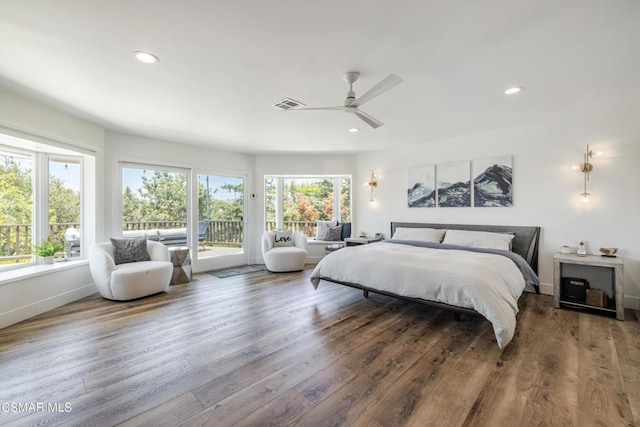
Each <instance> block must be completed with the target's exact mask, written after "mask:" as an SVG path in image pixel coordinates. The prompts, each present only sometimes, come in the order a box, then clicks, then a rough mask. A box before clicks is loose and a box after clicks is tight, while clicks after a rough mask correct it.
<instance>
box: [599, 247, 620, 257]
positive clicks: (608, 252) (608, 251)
mask: <svg viewBox="0 0 640 427" xmlns="http://www.w3.org/2000/svg"><path fill="white" fill-rule="evenodd" d="M600 252H601V253H602V256H607V257H611V258H615V256H616V253H618V248H600Z"/></svg>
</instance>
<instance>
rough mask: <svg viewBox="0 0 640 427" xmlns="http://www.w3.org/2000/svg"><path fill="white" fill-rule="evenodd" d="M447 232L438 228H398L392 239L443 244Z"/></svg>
mask: <svg viewBox="0 0 640 427" xmlns="http://www.w3.org/2000/svg"><path fill="white" fill-rule="evenodd" d="M445 231H447V230H444V229H438V228H403V227H398V228H396V231H395V232H394V233H393V237H392V239H400V240H421V241H423V242H435V243H440V242H442V237H444V233H445Z"/></svg>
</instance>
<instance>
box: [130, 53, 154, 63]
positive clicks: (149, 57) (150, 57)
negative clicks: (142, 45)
mask: <svg viewBox="0 0 640 427" xmlns="http://www.w3.org/2000/svg"><path fill="white" fill-rule="evenodd" d="M133 56H134V57H135V58H136V59H137V60H138V61H140V62H144V63H145V64H156V63H158V62H160V59H159V58H158V57H157V56H156V55H154V54H153V53H150V52H145V51H142V50H137V51H135V52H133Z"/></svg>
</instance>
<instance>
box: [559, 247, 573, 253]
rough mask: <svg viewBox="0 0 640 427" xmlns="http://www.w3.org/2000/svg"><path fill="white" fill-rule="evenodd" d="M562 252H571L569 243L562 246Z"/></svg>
mask: <svg viewBox="0 0 640 427" xmlns="http://www.w3.org/2000/svg"><path fill="white" fill-rule="evenodd" d="M560 253H563V254H570V253H571V248H570V247H569V246H567V245H564V246H562V247H561V248H560Z"/></svg>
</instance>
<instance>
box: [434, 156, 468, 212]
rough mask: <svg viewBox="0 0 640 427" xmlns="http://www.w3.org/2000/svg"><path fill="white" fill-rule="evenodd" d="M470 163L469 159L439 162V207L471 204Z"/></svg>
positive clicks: (437, 173) (437, 170)
mask: <svg viewBox="0 0 640 427" xmlns="http://www.w3.org/2000/svg"><path fill="white" fill-rule="evenodd" d="M470 164H471V162H469V161H468V160H466V161H462V162H449V163H439V164H438V166H437V169H436V176H437V178H438V179H437V191H438V207H443V208H444V207H470V206H471V185H470V181H471V169H470Z"/></svg>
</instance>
